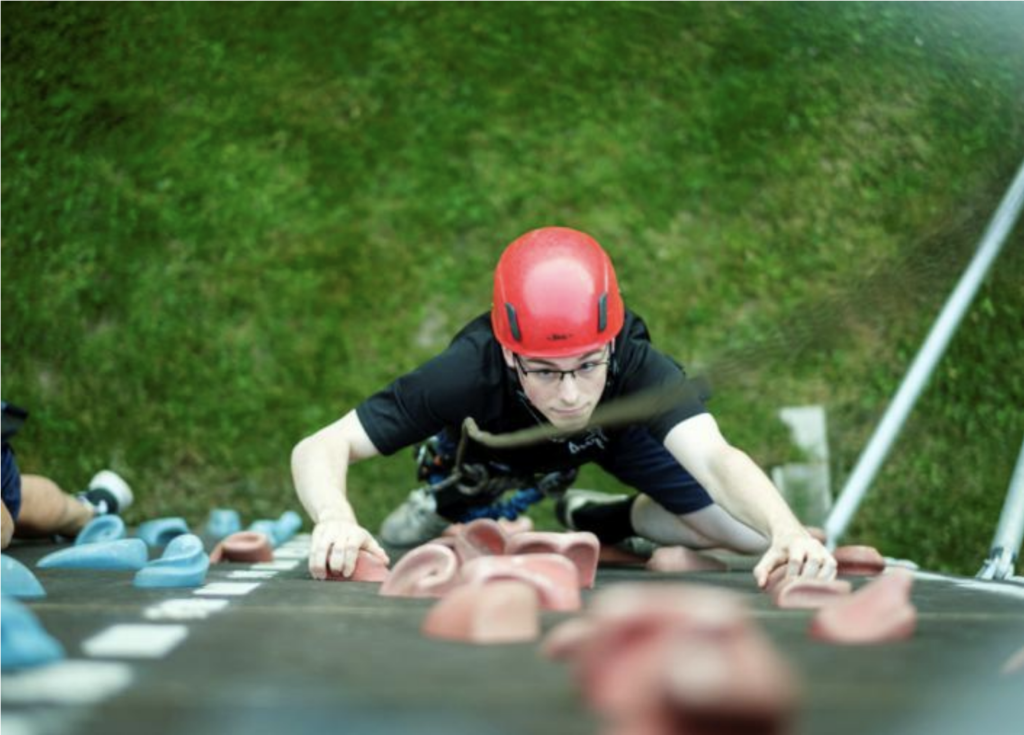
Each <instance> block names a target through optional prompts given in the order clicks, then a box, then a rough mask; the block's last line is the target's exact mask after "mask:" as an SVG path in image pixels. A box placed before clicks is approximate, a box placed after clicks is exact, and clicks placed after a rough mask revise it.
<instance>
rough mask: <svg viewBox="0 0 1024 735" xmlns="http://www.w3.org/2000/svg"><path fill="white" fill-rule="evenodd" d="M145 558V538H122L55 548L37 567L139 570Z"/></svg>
mask: <svg viewBox="0 0 1024 735" xmlns="http://www.w3.org/2000/svg"><path fill="white" fill-rule="evenodd" d="M148 560H149V549H148V548H147V547H146V544H145V542H144V541H142V540H141V539H137V538H123V539H118V540H117V541H97V542H96V543H94V544H85V545H84V546H72V547H71V548H69V549H61V550H60V551H54V552H53V553H52V554H47V555H46V556H44V557H43V558H42V559H40V560H39V563H38V564H36V566H37V567H39V568H40V569H98V570H101V571H122V570H126V569H131V570H136V569H142V568H143V567H144V566H146V562H147V561H148Z"/></svg>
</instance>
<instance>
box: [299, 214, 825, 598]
mask: <svg viewBox="0 0 1024 735" xmlns="http://www.w3.org/2000/svg"><path fill="white" fill-rule="evenodd" d="M689 388H690V384H689V383H688V382H687V378H686V375H685V373H684V372H683V370H682V368H681V367H680V366H679V365H678V364H677V363H676V362H675V361H673V360H672V359H671V358H669V357H668V356H666V355H664V354H663V353H661V352H659V351H658V350H657V349H655V347H654V346H653V345H652V344H651V341H650V336H649V335H648V332H647V328H646V326H645V325H644V323H643V321H642V320H641V319H640V317H638V316H636V315H635V314H633V313H632V312H630V311H628V310H626V309H625V308H624V305H623V302H622V298H621V296H620V294H619V288H618V282H617V278H616V274H615V270H614V268H613V266H612V263H611V260H610V259H609V257H608V255H607V253H606V252H605V251H604V250H603V249H602V247H601V246H600V245H599V244H598V243H597V242H596V241H595V240H594V239H593V238H591V237H590V236H589V235H587V234H585V233H582V232H579V231H576V230H572V229H568V228H564V227H545V228H542V229H538V230H534V231H532V232H528V233H526V234H525V235H523V236H522V237H519V238H518V239H516V240H515V241H514V242H512V243H511V244H510V245H509V246H508V247H507V248H506V249H505V251H504V253H503V254H502V256H501V259H500V261H499V263H498V266H497V269H496V271H495V274H494V302H493V305H492V308H491V311H490V313H489V314H483V315H481V316H479V317H477V318H476V319H474V320H473V321H471V322H470V323H469V324H468V325H466V326H465V327H464V328H463V329H462V330H461V331H460V332H459V333H458V334H457V335H456V336H455V338H454V339H453V340H452V342H451V344H450V345H449V347H448V348H447V349H446V350H445V351H444V352H442V353H441V354H440V355H438V356H436V357H434V358H433V359H431V360H429V361H428V362H426V363H425V364H423V365H422V366H420V367H419V368H417V369H416V370H413V371H412V372H410V373H408V374H406V375H403V376H402V377H400V378H398V379H397V380H395V381H394V382H393V383H392V384H391V385H389V386H388V387H387V388H385V389H384V390H382V391H380V392H378V393H376V394H374V395H373V396H371V397H369V398H368V399H366V400H365V401H363V402H362V403H361V404H360V405H359V406H357V407H356V408H355V409H354V410H352V411H350V412H349V413H347V414H346V415H345V416H343V417H342V418H341V419H339V420H338V421H336V422H335V423H333V424H331V425H329V426H327V427H325V428H324V429H321V430H320V431H318V432H317V433H315V434H313V435H312V436H310V437H307V438H306V439H304V440H302V441H301V442H300V443H299V444H298V445H297V446H296V447H295V449H294V451H293V453H292V473H293V477H294V481H295V486H296V490H297V492H298V495H299V498H300V500H301V501H302V503H303V505H304V506H305V508H306V510H307V511H308V512H309V514H310V516H311V517H312V519H313V521H314V523H315V528H314V531H313V541H312V546H311V551H310V558H309V568H310V572H311V574H312V576H313V577H314V578H316V579H323V578H324V577H325V576H326V575H327V573H328V571H331V572H334V573H341V574H343V575H346V576H348V575H350V574H351V573H352V571H353V569H354V568H355V563H356V559H357V554H358V551H359V549H361V548H362V549H366V550H367V551H369V552H371V553H374V554H376V555H378V556H380V557H381V558H384V559H386V558H387V557H386V553H385V552H384V550H383V549H382V548H381V546H380V545H379V544H378V543H377V541H376V540H375V539H374V537H373V536H372V535H371V534H370V533H369V532H368V531H367V530H366V529H365V528H363V527H362V526H361V525H360V524H359V522H358V520H357V519H356V515H355V511H354V510H353V508H352V506H351V504H350V503H349V502H348V499H347V497H346V476H347V472H348V466H349V464H351V463H353V462H358V461H361V460H363V459H368V458H370V457H373V456H376V455H378V454H384V455H390V454H393V453H395V452H397V451H399V450H400V449H402V448H404V447H408V446H411V445H414V444H417V443H423V446H422V447H421V449H420V452H419V457H420V476H421V478H422V479H424V480H426V481H427V483H428V484H426V485H425V486H424V487H422V488H420V489H418V490H414V491H413V492H412V494H411V495H410V496H409V499H408V500H407V501H406V502H405V503H404V504H403V505H402V506H401V507H399V508H398V509H397V510H396V511H395V512H393V513H392V514H391V515H390V516H389V517H388V518H387V519H386V520H385V522H384V525H383V528H382V532H381V537H382V539H383V540H384V541H385V542H387V543H389V544H392V545H397V546H408V545H414V544H417V543H422V542H424V541H426V540H428V539H429V538H432V537H433V536H436V535H437V534H439V533H440V532H441V531H442V530H443V529H444V527H445V526H447V525H448V524H449V523H452V522H456V521H460V520H466V519H469V518H472V517H475V516H477V515H479V514H480V510H481V509H482V508H484V509H486V508H487V507H491V508H494V507H496V506H495V503H496V502H497V501H498V498H499V497H500V496H501V495H502V493H504V492H505V491H507V490H510V489H514V488H527V489H529V491H532V492H533V493H535V494H539V495H543V494H551V495H554V496H556V497H558V498H559V501H558V507H557V514H558V516H559V518H560V519H561V521H562V522H563V523H564V524H565V525H566V526H567V527H568V528H570V529H575V530H586V531H592V532H593V533H595V534H596V535H597V536H598V538H599V539H600V540H601V542H602V543H604V544H614V543H618V542H621V541H623V540H625V539H628V538H630V537H642V538H645V539H649V540H650V541H653V542H655V543H659V544H672V545H682V546H687V547H690V548H696V549H700V548H711V547H724V548H728V549H732V550H734V551H737V552H740V553H747V554H755V553H756V554H762V558H761V560H760V562H759V563H758V565H757V566H756V568H755V570H754V575H755V577H756V578H757V581H758V583H759V584H761V585H762V586H763V585H764V584H765V583H766V581H767V577H768V574H769V572H770V571H771V570H772V569H774V568H775V567H776V566H779V565H783V564H786V565H788V566H789V573H790V574H800V575H805V576H810V577H821V578H826V579H828V578H831V577H833V576H834V575H835V560H834V559H833V558H832V556H831V554H829V552H828V551H827V550H826V549H825V548H824V547H823V546H822V545H821V544H820V543H819V542H818V541H816V540H815V539H813V538H812V537H811V536H810V534H809V533H808V532H807V530H806V529H805V528H804V527H803V525H802V524H801V523H800V522H799V521H798V520H797V518H796V517H795V516H794V515H793V513H792V512H791V511H790V509H789V507H788V506H787V505H786V503H785V501H784V500H783V499H782V497H781V496H780V495H779V493H778V491H777V490H776V489H775V487H774V486H773V485H772V483H771V481H770V480H769V479H768V478H767V476H766V475H765V474H764V472H762V471H761V470H760V469H759V468H758V467H757V465H756V464H755V463H754V462H753V461H752V460H751V459H750V458H749V457H748V456H747V455H746V454H745V453H744V452H742V451H741V450H739V449H737V448H735V447H733V446H732V445H730V444H729V443H728V442H727V441H726V440H725V439H724V438H723V436H722V434H721V432H720V431H719V429H718V425H717V423H716V422H715V420H714V418H713V417H712V416H711V414H710V413H708V411H707V409H706V407H705V406H704V402H703V400H702V399H701V396H700V394H699V391H697V390H690V389H689ZM651 395H654V396H655V397H656V398H657V397H660V400H657V401H656V406H655V407H654V408H653V409H649V410H647V411H646V413H645V415H643V416H642V417H639V418H636V419H634V420H632V421H630V422H628V423H625V424H622V423H621V422H620V424H617V425H614V426H612V425H607V426H606V425H603V424H601V422H596V423H597V425H592V424H591V418H592V416H593V415H594V412H595V409H598V407H599V406H601V407H611V406H614V405H625V404H628V403H629V402H630V401H631V400H633V401H634V402H635V401H636V400H637V399H638V397H639V398H643V397H644V396H647V397H650V396H651ZM467 418H471V419H473V421H474V422H475V425H476V426H477V427H479V429H481V430H482V431H484V432H487V434H490V435H499V436H500V435H508V434H510V433H514V432H519V431H522V430H524V429H529V428H531V427H537V426H545V427H549V428H551V429H552V431H557V434H556V435H554V436H548V437H546V438H544V439H542V440H541V441H540V442H538V443H533V444H530V445H528V446H520V447H512V448H507V447H494V446H487V445H486V444H485V443H481V442H480V441H472V440H470V441H467V440H466V439H465V438H464V437H463V429H462V426H463V422H464V420H465V419H467ZM588 462H594V463H596V464H598V465H599V466H600V467H602V468H603V469H604V470H606V471H607V472H609V473H610V474H612V475H613V476H615V477H616V478H617V479H618V480H620V481H621V482H622V483H624V484H625V485H628V486H630V487H632V488H634V489H636V490H637V491H638V493H637V494H634V495H628V496H625V495H623V496H616V495H605V494H600V493H594V492H589V491H579V490H567V489H566V488H567V487H568V485H569V483H571V482H572V480H573V479H574V477H575V473H576V469H577V468H578V467H580V466H581V465H583V464H585V463H588ZM533 499H535V498H527V502H529V501H531V500H533ZM498 505H499V506H500V503H499V504H498ZM506 510H507V504H506ZM513 513H514V510H513Z"/></svg>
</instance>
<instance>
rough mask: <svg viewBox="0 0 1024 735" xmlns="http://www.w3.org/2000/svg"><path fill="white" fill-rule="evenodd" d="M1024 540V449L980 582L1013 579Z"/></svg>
mask: <svg viewBox="0 0 1024 735" xmlns="http://www.w3.org/2000/svg"><path fill="white" fill-rule="evenodd" d="M1022 540H1024V446H1022V447H1021V449H1020V455H1019V456H1018V457H1017V466H1016V467H1015V468H1014V470H1013V476H1012V477H1011V478H1010V487H1009V489H1007V491H1006V502H1005V503H1003V512H1002V515H1000V516H999V525H998V526H997V527H996V535H995V536H994V537H993V539H992V548H991V549H990V550H989V552H988V559H986V560H985V565H984V566H983V567H982V568H981V571H980V572H978V577H979V578H980V579H1006V578H1007V577H1012V576H1013V567H1014V564H1016V562H1017V556H1018V555H1019V554H1020V545H1021V541H1022Z"/></svg>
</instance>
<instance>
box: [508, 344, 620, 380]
mask: <svg viewBox="0 0 1024 735" xmlns="http://www.w3.org/2000/svg"><path fill="white" fill-rule="evenodd" d="M513 357H514V359H515V361H516V365H517V366H518V368H519V371H520V372H521V373H522V374H523V377H524V378H526V379H529V380H532V381H533V382H535V383H537V384H538V385H542V386H544V387H553V386H556V385H558V384H559V383H561V382H562V380H563V379H564V378H565V376H566V375H571V376H572V377H573V379H575V380H583V381H589V380H596V379H597V378H599V377H600V376H601V372H602V370H601V369H602V368H605V367H607V366H608V365H609V363H611V350H608V351H607V352H605V356H604V358H602V359H600V360H587V361H586V362H584V363H582V364H580V365H579V366H578V367H575V368H573V369H572V370H559V369H557V368H549V367H544V368H537V369H534V370H530V369H528V368H527V367H526V365H525V364H523V359H522V358H521V357H520V356H519V355H513Z"/></svg>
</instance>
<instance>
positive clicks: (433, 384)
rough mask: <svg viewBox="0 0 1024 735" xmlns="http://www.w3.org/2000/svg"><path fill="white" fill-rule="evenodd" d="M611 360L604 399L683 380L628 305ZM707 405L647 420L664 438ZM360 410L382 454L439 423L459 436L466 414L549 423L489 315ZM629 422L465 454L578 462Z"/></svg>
mask: <svg viewBox="0 0 1024 735" xmlns="http://www.w3.org/2000/svg"><path fill="white" fill-rule="evenodd" d="M613 360H614V361H615V365H614V368H613V369H612V370H610V371H609V376H608V382H607V385H606V387H605V390H604V393H603V394H602V396H601V400H600V402H601V403H607V402H609V401H613V400H615V399H617V398H622V397H625V396H630V395H635V394H637V393H640V392H642V391H645V390H649V389H652V388H655V387H659V386H666V385H671V384H679V383H681V382H683V381H685V380H686V376H685V374H684V372H683V369H682V367H681V366H680V365H679V364H678V363H676V362H675V361H674V360H672V359H671V358H669V357H668V356H666V355H665V354H663V353H661V352H659V351H658V350H657V349H655V348H654V346H653V345H652V344H651V338H650V335H649V333H648V331H647V325H645V324H644V322H643V320H642V319H641V318H640V317H638V316H637V315H635V314H633V313H632V312H630V311H628V310H627V311H626V319H625V324H624V326H623V328H622V331H621V332H620V333H619V336H618V337H616V339H615V351H614V355H613ZM705 411H706V409H705V407H704V404H703V402H702V401H701V400H700V399H699V398H698V397H696V396H694V397H692V398H688V399H685V400H683V401H681V402H679V403H677V404H675V405H669V406H666V407H665V410H664V411H663V412H661V413H659V414H658V415H657V416H653V417H651V418H649V419H647V420H646V421H644V422H642V425H643V426H645V427H646V428H647V429H648V430H649V431H650V434H651V435H652V436H653V437H654V438H655V439H656V440H657V441H658V442H662V441H664V439H665V437H666V436H667V435H668V433H669V431H671V430H672V428H673V427H674V426H675V425H676V424H678V423H680V422H681V421H685V420H686V419H688V418H691V417H693V416H696V415H697V414H700V413H704V412H705ZM356 414H357V415H358V416H359V420H360V421H361V422H362V425H363V427H364V428H365V429H366V433H367V434H368V435H369V437H370V440H371V441H372V442H373V445H374V446H375V447H376V448H377V450H378V451H380V452H381V454H385V455H389V454H394V453H395V452H397V451H399V450H400V449H402V448H403V447H407V446H410V445H412V444H416V443H418V442H422V441H424V440H425V439H427V438H429V437H431V436H433V435H435V434H437V433H438V432H439V431H441V430H442V429H446V430H447V433H448V435H449V436H451V437H453V438H454V439H455V440H456V441H457V440H458V438H459V436H460V432H461V427H462V422H463V420H464V419H465V418H466V417H467V416H472V417H473V418H474V419H475V420H476V422H477V425H478V426H479V427H480V428H481V429H483V430H484V431H488V432H491V433H493V434H505V433H508V432H512V431H517V430H519V429H525V428H528V427H531V426H536V425H537V424H538V423H545V424H546V423H548V421H547V419H545V418H544V416H543V415H542V414H541V413H540V412H539V411H538V410H537V409H536V408H534V407H533V406H532V404H530V402H529V400H528V399H527V398H526V395H525V394H524V393H523V391H522V389H521V387H520V385H519V379H518V376H517V374H516V372H515V371H514V370H513V369H511V368H509V367H508V366H507V365H506V364H505V360H504V357H503V355H502V351H501V345H500V344H499V343H498V341H497V340H496V339H495V337H494V332H493V331H492V329H491V320H490V315H489V314H482V315H481V316H479V317H477V318H476V319H474V320H473V321H471V322H470V323H469V324H467V325H466V326H465V327H464V328H463V329H462V331H460V332H459V333H458V334H457V335H456V336H455V338H454V339H453V340H452V342H451V344H450V345H449V346H448V348H447V349H446V350H445V351H444V352H442V353H441V354H440V355H438V356H437V357H434V358H433V359H431V360H429V361H428V362H426V363H424V364H423V365H421V366H420V367H418V368H416V369H415V370H413V371H412V372H410V373H407V374H405V375H403V376H401V377H400V378H398V379H397V380H395V381H394V382H393V383H391V385H389V386H388V387H386V388H385V389H384V390H382V391H380V392H378V393H376V394H374V395H372V396H370V397H369V398H368V399H366V400H365V401H364V402H363V403H361V404H360V405H359V406H358V407H357V408H356ZM627 428H629V427H623V428H616V429H611V430H595V431H590V432H582V433H580V434H577V435H574V436H570V437H566V438H564V439H558V440H553V441H545V442H542V443H540V444H535V445H533V446H529V447H525V448H521V449H505V450H495V449H489V448H485V447H482V446H479V445H477V444H475V443H471V444H470V446H469V447H468V448H467V454H466V459H467V461H470V460H472V461H481V460H487V461H491V462H498V463H500V464H503V465H507V466H508V467H510V468H511V469H512V470H513V471H515V472H517V473H519V472H523V473H536V472H550V471H554V470H561V469H568V468H570V467H579V466H580V465H582V464H585V463H587V462H592V461H595V460H597V459H599V458H600V457H601V454H602V452H606V451H609V448H610V447H613V446H614V439H615V438H616V436H617V435H620V434H621V433H622V432H623V431H625V430H626V429H627Z"/></svg>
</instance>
